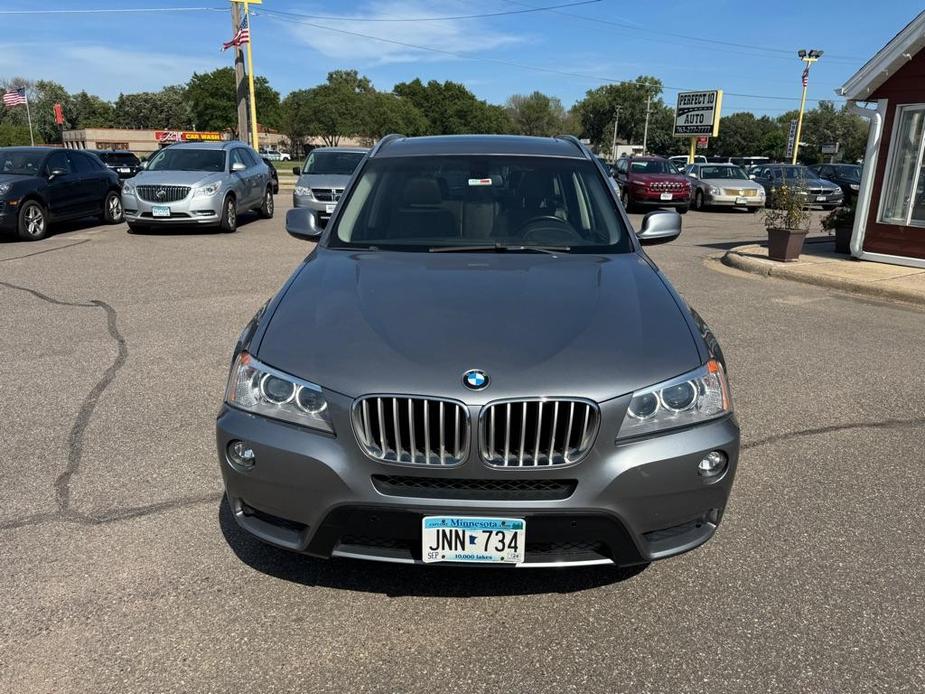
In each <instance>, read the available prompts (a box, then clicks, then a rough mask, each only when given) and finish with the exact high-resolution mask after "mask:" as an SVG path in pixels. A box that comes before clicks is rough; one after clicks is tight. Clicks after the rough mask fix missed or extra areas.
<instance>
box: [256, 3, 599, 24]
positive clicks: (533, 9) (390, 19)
mask: <svg viewBox="0 0 925 694" xmlns="http://www.w3.org/2000/svg"><path fill="white" fill-rule="evenodd" d="M599 2H601V0H576V1H575V2H566V3H561V4H558V5H545V6H543V7H533V6H532V5H530V6H526V9H523V10H502V11H501V12H483V13H481V14H462V15H456V16H447V17H362V16H352V17H349V16H334V15H323V14H303V13H301V12H285V11H282V10H271V11H272V12H274V13H275V14H279V15H286V16H288V17H299V18H302V19H326V20H333V21H344V22H448V21H453V20H458V19H484V18H486V17H506V16H510V15H516V14H530V13H533V12H545V11H548V10H557V9H560V8H563V7H578V6H580V5H595V4H597V3H599ZM255 14H256V10H255Z"/></svg>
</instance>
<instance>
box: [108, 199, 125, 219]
mask: <svg viewBox="0 0 925 694" xmlns="http://www.w3.org/2000/svg"><path fill="white" fill-rule="evenodd" d="M108 212H109V219H111V220H112V221H113V222H118V221H119V220H121V219H122V201H121V200H120V199H119V196H118V195H113V196H112V197H110V198H109V209H108Z"/></svg>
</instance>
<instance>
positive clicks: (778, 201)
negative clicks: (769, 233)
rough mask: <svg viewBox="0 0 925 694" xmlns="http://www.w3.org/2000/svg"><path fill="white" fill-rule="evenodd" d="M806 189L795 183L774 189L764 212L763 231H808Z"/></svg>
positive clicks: (798, 182) (802, 183)
mask: <svg viewBox="0 0 925 694" xmlns="http://www.w3.org/2000/svg"><path fill="white" fill-rule="evenodd" d="M806 199H807V198H806V187H805V184H804V182H803V181H796V182H794V183H788V184H786V185H782V186H781V187H780V188H775V189H774V194H773V196H771V200H770V203H769V204H768V206H767V207H766V208H765V210H764V227H765V229H787V230H789V231H809V221H810V214H809V211H808V210H807V209H806Z"/></svg>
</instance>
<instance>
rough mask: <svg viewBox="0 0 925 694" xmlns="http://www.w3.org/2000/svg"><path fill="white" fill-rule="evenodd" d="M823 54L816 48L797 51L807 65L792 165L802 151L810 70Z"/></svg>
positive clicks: (804, 72) (804, 70) (804, 69)
mask: <svg viewBox="0 0 925 694" xmlns="http://www.w3.org/2000/svg"><path fill="white" fill-rule="evenodd" d="M822 53H823V51H817V50H816V49H815V48H810V49H809V50H808V51H807V50H804V49H800V50H799V51H797V56H799V58H800V60H802V61H803V62H804V63H806V67H805V68H803V97H802V98H801V99H800V115H799V116H798V117H797V133H796V139H795V140H794V142H793V159H792V160H791V162H790V163H791V164H796V163H797V154H798V153H799V151H800V135H802V133H803V111H805V110H806V88H807V87H808V86H809V68H810V66H812V64H813V63H815V62H816V61H817V60H819V58H821V57H822Z"/></svg>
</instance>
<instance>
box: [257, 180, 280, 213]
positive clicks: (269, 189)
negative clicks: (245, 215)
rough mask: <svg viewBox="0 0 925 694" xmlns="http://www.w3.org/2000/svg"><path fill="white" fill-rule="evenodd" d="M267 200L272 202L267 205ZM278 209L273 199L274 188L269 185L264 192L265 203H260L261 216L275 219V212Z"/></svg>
mask: <svg viewBox="0 0 925 694" xmlns="http://www.w3.org/2000/svg"><path fill="white" fill-rule="evenodd" d="M267 202H269V203H270V205H269V207H267ZM275 211H276V205H275V204H274V201H273V188H272V187H271V186H267V189H266V190H265V191H264V193H263V203H262V204H261V205H260V216H261V217H263V218H264V219H273V214H274V212H275Z"/></svg>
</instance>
